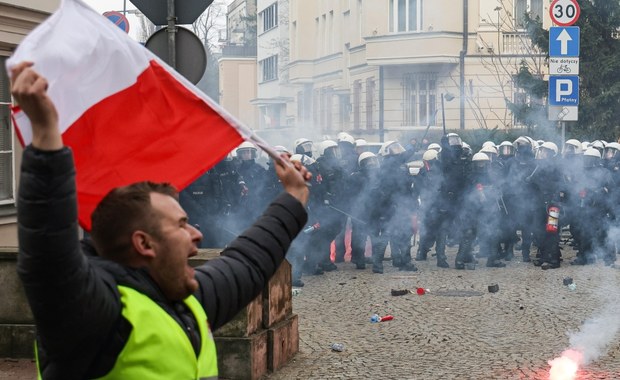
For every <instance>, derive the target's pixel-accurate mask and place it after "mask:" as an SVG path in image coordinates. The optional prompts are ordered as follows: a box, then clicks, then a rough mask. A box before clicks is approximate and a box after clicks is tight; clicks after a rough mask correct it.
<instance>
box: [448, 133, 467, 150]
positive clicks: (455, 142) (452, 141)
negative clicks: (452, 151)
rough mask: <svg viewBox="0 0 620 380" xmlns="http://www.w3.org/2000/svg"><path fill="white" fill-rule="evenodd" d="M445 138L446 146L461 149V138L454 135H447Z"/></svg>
mask: <svg viewBox="0 0 620 380" xmlns="http://www.w3.org/2000/svg"><path fill="white" fill-rule="evenodd" d="M446 137H447V138H448V145H450V146H451V147H454V146H459V147H463V140H461V137H460V136H459V135H457V134H456V133H448V134H447V135H446Z"/></svg>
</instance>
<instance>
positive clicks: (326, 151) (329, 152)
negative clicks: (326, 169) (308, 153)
mask: <svg viewBox="0 0 620 380" xmlns="http://www.w3.org/2000/svg"><path fill="white" fill-rule="evenodd" d="M319 156H321V157H326V158H332V159H337V160H339V159H340V157H341V156H340V148H339V147H338V143H337V142H335V141H333V140H325V141H323V142H321V143H320V144H319Z"/></svg>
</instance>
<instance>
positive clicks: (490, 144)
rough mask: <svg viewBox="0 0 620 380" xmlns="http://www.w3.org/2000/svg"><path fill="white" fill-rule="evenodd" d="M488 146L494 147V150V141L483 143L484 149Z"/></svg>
mask: <svg viewBox="0 0 620 380" xmlns="http://www.w3.org/2000/svg"><path fill="white" fill-rule="evenodd" d="M488 146H492V147H493V148H495V143H494V142H493V141H490V140H489V141H485V142H483V143H482V148H486V147H488Z"/></svg>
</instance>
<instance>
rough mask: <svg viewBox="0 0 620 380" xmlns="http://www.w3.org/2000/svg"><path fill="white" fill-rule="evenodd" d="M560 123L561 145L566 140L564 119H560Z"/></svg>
mask: <svg viewBox="0 0 620 380" xmlns="http://www.w3.org/2000/svg"><path fill="white" fill-rule="evenodd" d="M560 123H561V125H562V146H564V143H565V142H566V122H565V121H564V120H562V121H560Z"/></svg>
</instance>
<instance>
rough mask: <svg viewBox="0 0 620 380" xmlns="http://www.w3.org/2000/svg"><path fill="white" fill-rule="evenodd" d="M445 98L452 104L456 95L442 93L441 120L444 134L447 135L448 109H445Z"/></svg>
mask: <svg viewBox="0 0 620 380" xmlns="http://www.w3.org/2000/svg"><path fill="white" fill-rule="evenodd" d="M444 98H445V99H446V100H447V101H448V102H450V101H452V99H454V95H452V94H451V93H449V92H446V93H445V94H444V93H443V92H442V93H441V119H442V124H443V134H444V135H445V134H446V109H445V108H444Z"/></svg>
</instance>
